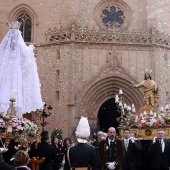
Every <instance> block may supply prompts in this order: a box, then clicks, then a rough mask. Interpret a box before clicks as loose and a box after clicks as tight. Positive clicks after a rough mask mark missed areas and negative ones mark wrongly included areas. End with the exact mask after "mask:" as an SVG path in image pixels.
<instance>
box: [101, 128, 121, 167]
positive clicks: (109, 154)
mask: <svg viewBox="0 0 170 170" xmlns="http://www.w3.org/2000/svg"><path fill="white" fill-rule="evenodd" d="M123 159H124V149H123V144H122V141H121V140H119V139H117V138H116V130H115V128H114V127H110V128H109V129H108V137H107V138H106V140H103V141H101V142H100V143H99V147H98V160H99V163H100V169H102V170H105V169H115V170H121V167H122V161H123Z"/></svg>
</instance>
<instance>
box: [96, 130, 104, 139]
mask: <svg viewBox="0 0 170 170" xmlns="http://www.w3.org/2000/svg"><path fill="white" fill-rule="evenodd" d="M97 139H98V140H102V139H103V132H102V131H99V132H98V133H97Z"/></svg>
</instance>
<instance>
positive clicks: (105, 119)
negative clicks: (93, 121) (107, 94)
mask: <svg viewBox="0 0 170 170" xmlns="http://www.w3.org/2000/svg"><path fill="white" fill-rule="evenodd" d="M119 116H120V113H119V112H118V111H117V106H116V103H115V99H114V98H111V99H109V100H107V101H105V102H104V103H103V104H102V105H101V107H100V109H99V112H98V123H99V129H100V130H102V131H104V132H107V130H108V128H109V127H115V128H116V129H117V128H118V122H117V121H116V118H117V117H119Z"/></svg>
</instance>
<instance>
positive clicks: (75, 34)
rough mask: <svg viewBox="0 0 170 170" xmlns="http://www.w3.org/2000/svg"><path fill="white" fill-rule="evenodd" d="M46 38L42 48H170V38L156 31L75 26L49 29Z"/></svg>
mask: <svg viewBox="0 0 170 170" xmlns="http://www.w3.org/2000/svg"><path fill="white" fill-rule="evenodd" d="M46 36H47V42H46V43H45V44H41V46H43V45H51V44H65V43H67V44H70V43H76V44H90V45H100V44H107V45H109V44H111V45H114V44H120V45H141V46H145V47H152V46H156V47H162V48H168V49H169V48H170V36H168V35H166V34H164V33H160V32H156V31H151V32H141V31H139V32H136V31H135V30H133V31H123V32H122V33H118V32H116V33H113V32H108V31H101V30H94V29H93V30H89V29H88V28H85V29H83V28H81V27H78V26H76V25H75V24H74V25H72V26H71V27H68V28H66V29H63V28H61V29H59V30H57V29H56V28H55V29H54V30H51V29H49V30H48V31H47V32H46ZM90 48H92V47H90Z"/></svg>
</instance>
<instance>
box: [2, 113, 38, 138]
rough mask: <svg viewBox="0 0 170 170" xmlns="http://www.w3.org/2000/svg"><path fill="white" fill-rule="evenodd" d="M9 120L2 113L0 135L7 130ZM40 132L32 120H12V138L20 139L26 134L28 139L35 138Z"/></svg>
mask: <svg viewBox="0 0 170 170" xmlns="http://www.w3.org/2000/svg"><path fill="white" fill-rule="evenodd" d="M8 121H9V118H8V116H4V115H3V114H2V113H0V133H2V132H5V131H6V129H7V124H8ZM37 131H38V127H37V125H36V124H34V123H33V122H31V121H30V120H28V119H26V118H23V117H19V116H15V117H13V118H12V138H13V139H18V138H20V136H21V135H22V134H26V135H27V136H28V137H35V136H36V133H37Z"/></svg>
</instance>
